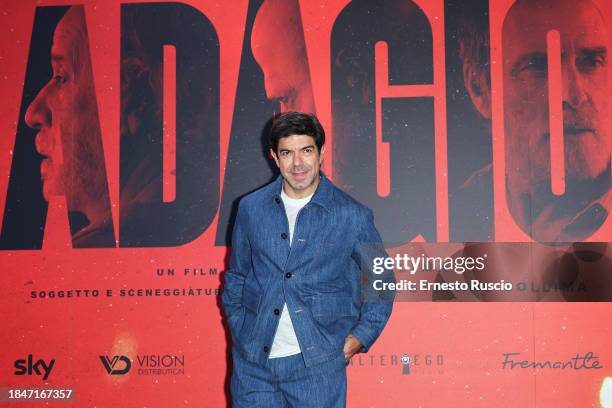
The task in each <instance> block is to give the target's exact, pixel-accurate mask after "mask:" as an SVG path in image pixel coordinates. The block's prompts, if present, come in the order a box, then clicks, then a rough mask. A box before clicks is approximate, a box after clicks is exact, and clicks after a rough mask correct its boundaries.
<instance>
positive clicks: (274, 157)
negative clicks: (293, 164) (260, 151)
mask: <svg viewBox="0 0 612 408" xmlns="http://www.w3.org/2000/svg"><path fill="white" fill-rule="evenodd" d="M270 156H272V158H273V159H274V162H275V163H276V165H277V166H278V167H279V168H280V165H279V163H278V156H277V155H276V152H275V151H274V150H272V149H270Z"/></svg>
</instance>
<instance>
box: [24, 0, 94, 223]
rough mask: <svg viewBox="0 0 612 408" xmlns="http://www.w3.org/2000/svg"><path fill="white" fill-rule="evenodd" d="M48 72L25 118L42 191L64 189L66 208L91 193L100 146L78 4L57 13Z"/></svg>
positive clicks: (78, 207) (79, 204) (56, 192)
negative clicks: (33, 133) (33, 143)
mask: <svg viewBox="0 0 612 408" xmlns="http://www.w3.org/2000/svg"><path fill="white" fill-rule="evenodd" d="M51 65H52V68H53V77H52V78H51V79H50V80H49V82H48V83H47V84H46V85H45V86H44V87H43V88H42V89H41V90H40V92H39V93H38V95H37V96H36V98H35V99H34V101H33V102H32V103H31V104H30V106H29V107H28V110H27V112H26V116H25V121H26V123H27V124H28V126H30V127H31V128H33V129H37V130H38V134H37V135H36V150H37V151H38V153H40V154H41V155H43V156H45V159H44V160H43V161H42V163H41V166H40V172H41V177H42V180H43V196H44V198H45V199H46V200H49V197H50V196H52V195H64V194H65V195H66V198H67V200H68V207H69V209H70V210H72V211H75V210H77V211H78V210H81V211H82V210H83V208H84V207H87V205H88V201H91V200H92V199H94V198H95V196H96V191H94V190H95V189H96V188H97V187H99V186H100V183H99V182H98V181H97V180H98V179H99V176H100V174H104V173H103V172H100V171H99V169H98V168H97V163H98V164H99V163H100V162H101V161H100V157H98V156H99V155H100V150H101V146H96V142H98V144H99V140H100V131H99V127H98V117H97V107H96V103H95V94H94V89H93V78H92V74H91V65H90V59H89V48H88V44H87V36H86V29H85V19H84V14H83V10H82V8H81V7H71V8H70V9H69V10H68V12H67V13H66V14H65V15H64V17H62V19H61V20H60V22H59V24H58V25H57V28H56V30H55V34H54V37H53V46H52V49H51Z"/></svg>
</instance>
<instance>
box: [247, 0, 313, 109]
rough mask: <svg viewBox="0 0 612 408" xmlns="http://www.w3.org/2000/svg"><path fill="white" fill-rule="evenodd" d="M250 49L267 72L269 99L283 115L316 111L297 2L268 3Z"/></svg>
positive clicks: (257, 22) (261, 11) (257, 21)
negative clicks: (275, 103)
mask: <svg viewBox="0 0 612 408" xmlns="http://www.w3.org/2000/svg"><path fill="white" fill-rule="evenodd" d="M251 48H252V50H253V56H254V57H255V60H256V61H257V64H259V66H260V67H261V70H262V71H263V73H264V82H265V86H266V95H267V97H268V99H271V100H277V101H278V102H279V103H280V108H281V112H288V111H301V112H310V113H314V112H315V106H314V96H313V94H312V85H311V81H310V71H309V68H308V56H307V53H306V42H305V41H304V30H303V29H302V18H301V16H300V5H299V3H298V1H297V0H265V1H264V2H263V3H262V5H261V6H260V8H259V10H258V12H257V17H256V18H255V22H254V23H253V33H252V34H251Z"/></svg>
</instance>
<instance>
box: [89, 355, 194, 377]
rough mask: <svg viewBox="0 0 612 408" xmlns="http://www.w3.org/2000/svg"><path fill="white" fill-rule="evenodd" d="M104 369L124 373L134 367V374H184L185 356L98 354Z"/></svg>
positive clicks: (118, 373)
mask: <svg viewBox="0 0 612 408" xmlns="http://www.w3.org/2000/svg"><path fill="white" fill-rule="evenodd" d="M99 357H100V361H101V362H102V365H103V366H104V369H105V370H106V372H107V373H108V374H109V375H125V374H128V373H129V372H130V371H132V368H133V367H135V369H136V371H132V373H134V372H135V373H136V375H183V374H185V356H184V355H175V354H142V355H140V354H139V355H137V356H136V358H135V359H134V360H131V359H130V358H129V357H128V356H124V355H113V356H107V355H103V356H99Z"/></svg>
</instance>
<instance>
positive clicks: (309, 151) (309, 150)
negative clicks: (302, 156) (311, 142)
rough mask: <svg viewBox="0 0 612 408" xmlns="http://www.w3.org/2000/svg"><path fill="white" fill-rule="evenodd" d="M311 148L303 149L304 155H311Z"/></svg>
mask: <svg viewBox="0 0 612 408" xmlns="http://www.w3.org/2000/svg"><path fill="white" fill-rule="evenodd" d="M312 150H313V149H312V147H307V148H305V149H304V153H312Z"/></svg>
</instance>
